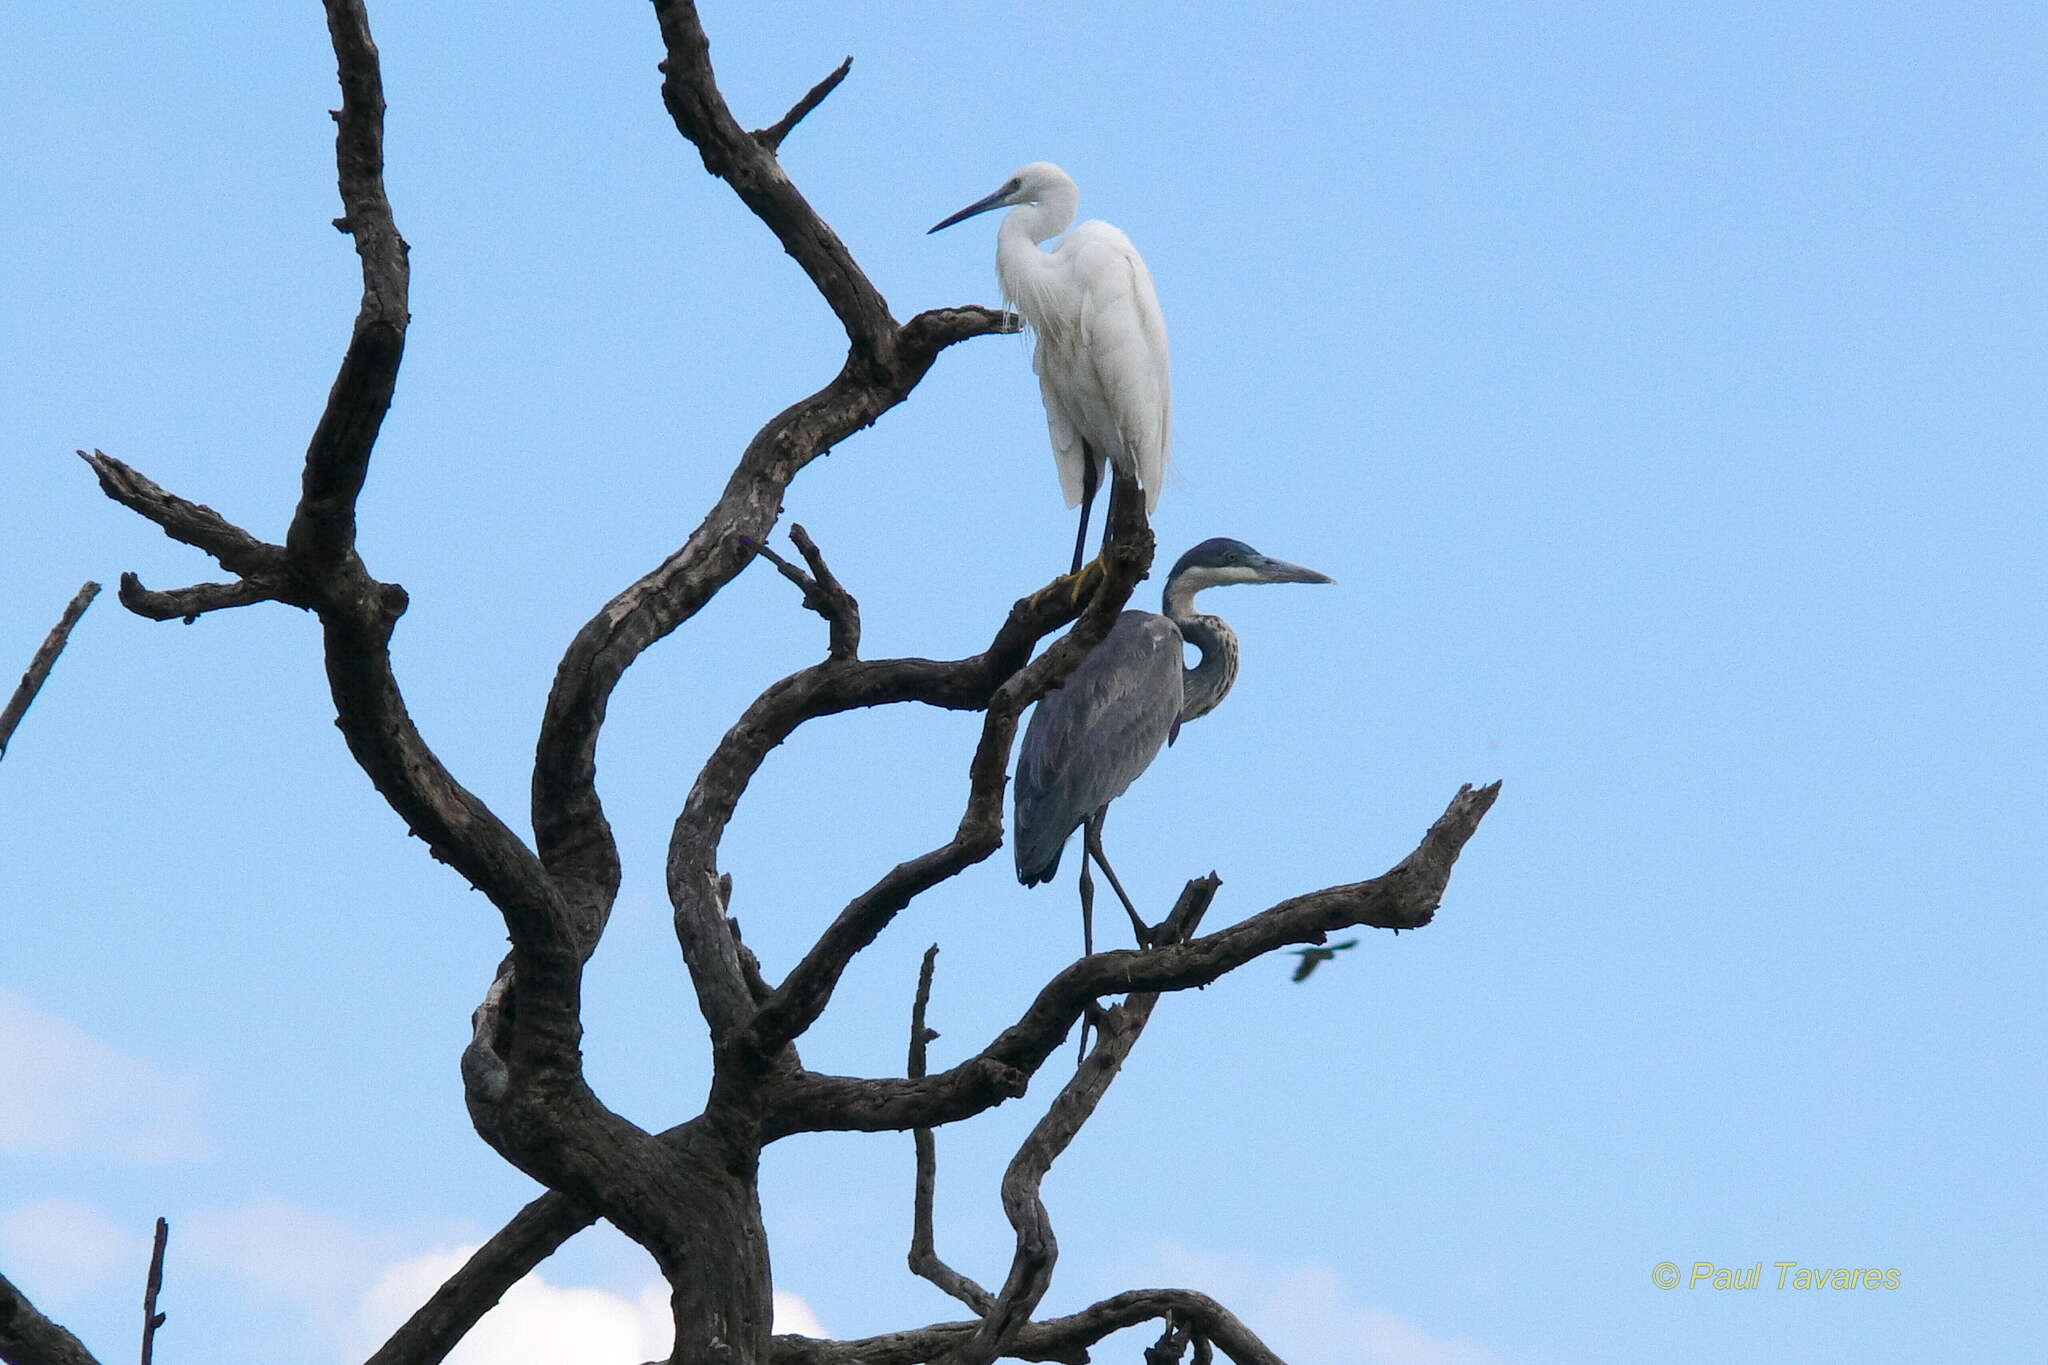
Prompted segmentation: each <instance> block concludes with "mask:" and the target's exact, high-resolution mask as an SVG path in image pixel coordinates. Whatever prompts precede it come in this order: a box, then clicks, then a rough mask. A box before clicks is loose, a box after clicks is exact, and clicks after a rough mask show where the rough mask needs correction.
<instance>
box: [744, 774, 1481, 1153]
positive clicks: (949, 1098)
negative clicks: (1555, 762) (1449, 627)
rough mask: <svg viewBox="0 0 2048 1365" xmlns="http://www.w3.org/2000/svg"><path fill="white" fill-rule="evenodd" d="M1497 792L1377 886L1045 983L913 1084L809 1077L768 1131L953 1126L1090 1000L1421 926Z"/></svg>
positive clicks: (1074, 969) (1039, 1059)
mask: <svg viewBox="0 0 2048 1365" xmlns="http://www.w3.org/2000/svg"><path fill="white" fill-rule="evenodd" d="M1499 794H1500V784H1499V783H1498V782H1496V783H1493V784H1492V785H1491V786H1486V787H1479V788H1473V787H1470V786H1467V787H1461V788H1460V789H1459V790H1458V794H1457V796H1455V797H1454V798H1452V800H1451V804H1450V805H1449V806H1448V807H1447V808H1446V809H1445V811H1444V813H1443V815H1441V816H1440V817H1438V819H1437V821H1436V822H1435V823H1434V824H1432V825H1431V826H1430V828H1429V832H1428V833H1427V834H1425V835H1424V836H1423V839H1422V842H1421V843H1420V844H1419V845H1418V846H1417V847H1416V849H1415V851H1414V852H1412V853H1410V854H1409V855H1408V856H1407V857H1406V858H1403V859H1402V860H1401V861H1400V862H1399V863H1397V864H1396V865H1395V866H1394V867H1393V868H1391V869H1389V870H1388V871H1387V872H1385V873H1383V874H1381V875H1380V876H1378V877H1375V878H1373V879H1371V880H1370V881H1364V882H1354V883H1351V884H1349V885H1346V886H1335V887H1330V888H1328V889H1326V890H1323V891H1316V892H1311V893H1310V894H1308V895H1305V896H1296V897H1294V898H1292V899H1290V900H1286V901H1282V902H1281V903H1280V904H1278V905H1275V906H1273V907H1271V908H1270V909H1267V910H1264V911H1262V912H1260V913H1259V914H1256V915H1253V916H1251V917H1250V918H1249V919H1246V920H1243V921H1241V922H1240V923H1237V924H1234V925H1232V926H1230V927H1229V928H1227V929H1222V930H1218V931H1217V932H1215V933H1213V934H1207V935H1204V936H1203V937H1201V938H1198V939H1194V940H1192V941H1191V942H1188V943H1184V944H1175V945H1167V946H1162V947H1158V948H1150V949H1135V950H1134V949H1128V948H1124V949H1117V950H1113V951H1106V952H1100V953H1096V954H1095V955H1094V956H1092V957H1085V958H1082V959H1081V960H1080V961H1078V962H1075V963H1073V964H1071V965H1069V966H1068V967H1066V968H1064V969H1063V970H1061V972H1060V973H1059V974H1058V975H1057V976H1055V977H1053V979H1052V980H1051V981H1049V982H1047V983H1046V984H1045V986H1044V987H1043V988H1041V989H1040V991H1039V993H1038V995H1037V997H1036V998H1035V999H1034V1000H1033V1001H1032V1002H1031V1004H1030V1006H1029V1007H1028V1008H1027V1009H1026V1010H1025V1012H1024V1014H1023V1016H1022V1017H1021V1018H1019V1019H1018V1021H1017V1022H1016V1023H1014V1024H1012V1025H1011V1026H1010V1027H1009V1028H1007V1029H1005V1030H1003V1032H1002V1033H1001V1034H1000V1035H998V1036H997V1037H996V1039H995V1040H994V1041H993V1042H991V1043H990V1044H989V1045H988V1046H987V1047H986V1048H983V1049H982V1050H981V1051H980V1052H978V1053H976V1054H975V1055H974V1056H971V1057H969V1058H967V1059H966V1060H965V1061H962V1062H960V1063H958V1064H957V1065H955V1066H953V1067H952V1068H950V1069H948V1070H946V1071H943V1072H940V1073H939V1074H937V1075H935V1076H928V1077H925V1078H923V1079H920V1080H915V1081H909V1080H887V1079H854V1078H848V1077H841V1076H828V1075H824V1074H821V1073H816V1072H806V1073H804V1075H803V1076H801V1077H800V1078H796V1079H793V1080H791V1081H790V1082H789V1083H788V1084H789V1090H788V1092H787V1093H786V1094H785V1095H783V1096H782V1097H781V1098H780V1100H779V1102H778V1104H777V1106H776V1109H775V1110H774V1113H773V1115H772V1117H771V1119H770V1124H771V1131H772V1132H774V1133H777V1134H778V1135H779V1134H781V1133H784V1132H804V1131H813V1127H812V1125H816V1128H815V1130H816V1131H832V1130H837V1129H851V1130H856V1131H867V1132H875V1131H884V1130H889V1129H905V1128H918V1127H926V1126H937V1125H941V1124H947V1123H957V1122H959V1121H961V1120H962V1119H967V1118H972V1117H973V1116H974V1115H976V1114H978V1113H981V1112H982V1111H983V1110H985V1109H988V1108H990V1107H992V1106H994V1105H997V1104H1000V1103H1002V1102H1003V1101H1004V1100H1006V1099H1010V1098H1013V1097H1014V1096H1015V1095H1018V1094H1022V1093H1023V1087H1024V1086H1025V1085H1026V1084H1027V1083H1028V1079H1029V1077H1031V1076H1032V1075H1034V1074H1036V1073H1037V1071H1038V1068H1039V1067H1040V1066H1042V1065H1043V1064H1044V1062H1045V1060H1046V1058H1047V1057H1048V1056H1049V1055H1051V1053H1052V1050H1053V1049H1054V1048H1055V1047H1057V1046H1059V1043H1060V1040H1061V1039H1063V1038H1065V1037H1066V1036H1067V1033H1068V1031H1069V1030H1070V1029H1072V1027H1073V1025H1074V1021H1075V1020H1076V1019H1078V1018H1079V1017H1080V1015H1081V1013H1082V1011H1083V1010H1085V1009H1086V1008H1087V1007H1088V1004H1089V1002H1091V1001H1093V1000H1096V999H1098V998H1100V997H1102V996H1105V995H1117V994H1122V993H1124V992H1126V991H1176V990H1186V989H1189V988H1190V987H1198V986H1206V985H1207V984H1209V983H1210V982H1211V981H1214V980H1216V979H1217V978H1218V977H1220V976H1222V975H1223V974H1224V973H1226V972H1229V971H1232V970H1234V969H1236V968H1237V967H1241V966H1243V965H1244V964H1245V963H1246V962H1249V961H1251V960H1252V959H1254V958H1257V957H1260V956H1263V955H1264V954H1266V953H1269V952H1272V951H1274V950H1275V949H1278V948H1284V947H1286V946H1288V945H1289V944H1294V943H1314V942H1320V941H1321V940H1322V938H1323V937H1324V936H1325V935H1327V934H1328V933H1330V932H1332V931H1334V930H1338V929H1345V928H1351V927H1354V926H1357V927H1368V928H1377V929H1393V930H1397V931H1398V930H1402V929H1418V928H1421V927H1422V926H1423V925H1425V924H1428V923H1429V922H1430V919H1431V918H1432V917H1433V916H1434V914H1435V913H1436V908H1437V906H1438V905H1439V904H1440V903H1441V901H1442V899H1443V892H1444V888H1445V886H1446V885H1447V884H1448V883H1449V880H1450V875H1451V869H1452V867H1453V865H1454V864H1455V863H1456V861H1457V856H1458V852H1459V850H1460V849H1462V848H1463V847H1464V845H1465V842H1466V840H1468V839H1469V838H1471V836H1472V834H1473V832H1474V831H1475V830H1477V829H1478V827H1479V822H1480V820H1481V819H1482V818H1484V817H1485V815H1486V812H1487V811H1488V810H1489V809H1491V808H1492V806H1493V802H1494V799H1495V798H1496V797H1497V796H1498V795H1499ZM785 989H787V986H786V985H785ZM785 1124H786V1125H790V1126H789V1127H784V1126H783V1125H785Z"/></svg>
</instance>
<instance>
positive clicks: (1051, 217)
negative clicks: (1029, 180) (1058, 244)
mask: <svg viewBox="0 0 2048 1365" xmlns="http://www.w3.org/2000/svg"><path fill="white" fill-rule="evenodd" d="M1080 202H1081V192H1080V191H1079V190H1078V189H1076V188H1075V187H1074V182H1073V181H1071V180H1069V181H1067V182H1066V183H1065V184H1051V185H1046V186H1043V187H1041V188H1040V189H1039V191H1038V199H1037V202H1035V203H1030V204H1019V205H1018V206H1017V207H1016V208H1013V209H1011V210H1010V211H1009V212H1008V213H1006V214H1004V215H1003V225H1002V227H1001V228H999V229H998V230H997V232H996V244H997V246H998V248H1000V247H1001V246H1003V245H1005V244H1008V243H1014V244H1015V245H1017V246H1022V245H1024V244H1025V243H1027V242H1028V243H1030V244H1031V245H1032V246H1037V245H1038V244H1039V243H1040V242H1042V241H1044V240H1045V239H1046V238H1048V237H1057V236H1058V235H1059V234H1060V233H1062V232H1065V231H1066V230H1067V224H1069V223H1071V222H1073V221H1074V210H1075V208H1076V207H1078V206H1079V205H1080Z"/></svg>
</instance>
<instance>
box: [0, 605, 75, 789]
mask: <svg viewBox="0 0 2048 1365" xmlns="http://www.w3.org/2000/svg"><path fill="white" fill-rule="evenodd" d="M99 592H100V585H99V584H97V583H94V582H91V581H88V582H86V583H85V585H84V586H82V587H80V588H79V590H78V591H77V592H76V593H74V594H72V597H71V600H70V602H68V603H66V604H65V607H64V612H63V614H62V615H61V616H59V617H58V618H57V624H56V625H54V626H52V627H50V633H49V634H48V635H45V636H44V637H43V643H42V644H41V645H40V646H38V647H37V649H36V652H35V655H34V657H32V658H31V659H30V660H29V661H28V669H27V670H26V671H25V672H24V673H23V674H22V675H21V681H20V682H18V683H16V684H15V687H14V695H12V696H10V697H9V698H8V699H7V705H6V706H5V707H4V708H0V757H4V756H5V755H6V753H7V741H9V740H10V739H13V738H14V731H15V727H17V726H19V725H20V724H21V718H22V717H23V716H25V715H27V714H28V708H29V703H31V702H33V701H34V700H35V699H36V694H37V693H38V692H41V691H42V690H43V683H44V682H45V681H47V680H48V678H49V676H50V670H51V669H53V668H55V667H56V666H57V656H58V655H59V654H62V653H63V652H64V646H65V645H66V644H68V643H69V642H70V640H71V628H72V627H73V626H75V625H77V624H78V618H79V617H81V616H83V615H85V609H86V608H87V607H89V606H91V605H92V599H93V598H95V597H97V596H99Z"/></svg>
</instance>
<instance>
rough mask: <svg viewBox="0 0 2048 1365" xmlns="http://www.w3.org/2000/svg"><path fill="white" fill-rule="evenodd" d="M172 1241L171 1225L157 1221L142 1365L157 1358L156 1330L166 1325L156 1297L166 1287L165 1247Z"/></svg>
mask: <svg viewBox="0 0 2048 1365" xmlns="http://www.w3.org/2000/svg"><path fill="white" fill-rule="evenodd" d="M170 1239H171V1225H170V1224H169V1223H168V1222H166V1221H164V1220H163V1219H161V1218H159V1219H157V1220H156V1241H155V1243H154V1245H152V1246H151V1248H150V1252H149V1279H148V1282H147V1283H145V1284H144V1286H143V1290H142V1365H150V1362H151V1361H152V1360H153V1359H155V1357H156V1329H157V1328H159V1327H161V1326H163V1325H164V1321H165V1319H166V1318H168V1317H169V1314H167V1313H159V1312H157V1311H156V1296H157V1294H158V1293H159V1292H160V1291H161V1290H162V1289H163V1287H164V1247H165V1245H166V1244H167V1243H168V1242H169V1241H170Z"/></svg>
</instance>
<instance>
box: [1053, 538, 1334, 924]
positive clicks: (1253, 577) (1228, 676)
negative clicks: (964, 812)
mask: <svg viewBox="0 0 2048 1365" xmlns="http://www.w3.org/2000/svg"><path fill="white" fill-rule="evenodd" d="M1336 581H1337V580H1336V579H1334V578H1331V577H1329V576H1328V575H1326V574H1321V573H1317V572H1316V571H1315V570H1314V569H1305V568H1303V567H1302V566H1301V565H1299V564H1289V563H1287V562H1286V561H1285V560H1279V559H1272V558H1269V557H1268V556H1266V555H1263V554H1260V553H1259V552H1258V551H1257V550H1254V549H1253V548H1252V547H1251V546H1249V545H1247V544H1245V543H1244V542H1243V541H1241V540H1229V539H1225V538H1222V537H1218V538H1216V539H1214V540H1205V541H1203V542H1202V543H1201V544H1200V545H1197V546H1195V548H1194V549H1192V550H1189V551H1188V552H1187V553H1186V554H1184V555H1182V556H1181V557H1180V562H1179V563H1177V564H1175V565H1174V566H1173V572H1172V573H1170V574H1168V575H1167V576H1166V588H1165V591H1164V592H1163V593H1162V594H1161V597H1162V605H1163V606H1164V607H1165V609H1166V614H1165V615H1164V616H1159V615H1155V614H1154V613H1152V612H1149V611H1127V612H1124V613H1123V614H1122V615H1121V616H1119V617H1117V619H1116V624H1115V625H1113V626H1112V627H1110V631H1109V634H1108V636H1107V637H1105V638H1104V639H1103V641H1102V643H1101V644H1099V645H1097V646H1096V647H1095V648H1094V649H1093V650H1092V651H1091V652H1090V653H1089V655H1088V657H1087V658H1085V659H1083V660H1082V661H1081V666H1080V667H1079V668H1076V669H1075V670H1074V672H1073V674H1072V675H1071V676H1069V677H1068V679H1067V681H1066V684H1065V685H1064V686H1063V687H1061V688H1059V689H1058V690H1057V691H1054V692H1048V693H1047V694H1046V695H1045V696H1044V697H1042V698H1040V699H1039V702H1038V707H1037V709H1036V710H1034V711H1033V712H1032V714H1031V723H1030V725H1029V726H1028V727H1026V729H1025V731H1024V744H1023V747H1022V748H1021V749H1019V750H1018V755H1017V784H1016V817H1015V820H1014V821H1013V824H1012V829H1013V833H1014V837H1015V844H1016V847H1015V852H1016V855H1017V880H1018V881H1020V882H1022V883H1023V884H1024V885H1026V886H1036V885H1038V884H1039V883H1040V882H1045V881H1050V880H1051V879H1052V877H1053V874H1055V873H1056V872H1058V871H1059V867H1060V854H1061V851H1062V850H1063V849H1064V848H1065V847H1066V843H1067V837H1068V836H1069V835H1071V834H1072V833H1073V832H1074V831H1075V830H1076V829H1080V828H1083V827H1084V826H1085V828H1086V832H1085V834H1084V835H1083V839H1082V843H1083V848H1082V854H1081V944H1082V948H1083V950H1084V951H1085V952H1089V953H1092V952H1094V951H1095V932H1094V912H1095V883H1094V881H1093V879H1092V878H1091V877H1090V876H1089V872H1088V864H1089V862H1090V860H1091V859H1092V860H1093V861H1094V863H1095V864H1096V865H1097V866H1098V867H1100V868H1101V869H1102V871H1103V873H1104V874H1105V875H1106V876H1107V877H1108V878H1109V884H1110V886H1111V887H1113V888H1114V889H1115V891H1116V894H1117V899H1118V900H1120V901H1122V902H1123V906H1124V912H1125V913H1126V914H1128V915H1129V916H1130V917H1131V927H1132V929H1133V930H1134V931H1135V932H1136V933H1137V936H1138V942H1139V944H1140V945H1141V946H1143V945H1145V944H1146V942H1147V939H1148V935H1149V931H1148V929H1147V928H1146V925H1145V921H1144V919H1143V918H1142V917H1141V916H1140V915H1139V914H1138V910H1137V907H1136V906H1135V905H1133V904H1132V903H1131V898H1130V896H1129V895H1127V894H1126V893H1125V891H1124V888H1123V883H1122V882H1120V881H1119V880H1118V879H1117V875H1116V870H1115V869H1114V868H1112V867H1111V866H1110V865H1109V859H1108V857H1107V856H1105V855H1104V853H1103V851H1102V821H1103V817H1104V815H1105V813H1106V812H1107V811H1108V809H1109V803H1110V802H1112V801H1114V800H1116V798H1118V797H1119V796H1122V795H1123V794H1124V792H1125V791H1126V790H1128V789H1129V787H1130V785H1131V783H1133V782H1135V781H1136V780H1137V778H1138V775H1139V774H1140V773H1142V772H1144V771H1145V769H1146V768H1147V767H1149V766H1150V765H1151V763H1152V760H1153V758H1154V757H1156V756H1157V755H1158V753H1159V750H1160V747H1161V746H1162V745H1166V744H1170V743H1172V742H1173V741H1174V739H1175V738H1177V737H1178V736H1179V734H1180V727H1181V726H1182V725H1183V724H1185V723H1186V722H1188V721H1191V720H1194V719H1195V718H1196V717H1198V716H1206V715H1208V714H1209V713H1210V712H1211V711H1213V710H1215V709H1216V706H1217V704H1218V703H1219V702H1221V701H1222V700H1223V698H1224V695H1225V694H1226V693H1228V692H1229V691H1230V685H1231V684H1232V683H1233V682H1235V681H1236V680H1237V655H1238V649H1237V635H1236V633H1235V632H1234V631H1232V630H1231V629H1230V627H1229V626H1228V625H1227V624H1225V623H1224V621H1223V620H1222V619H1221V618H1220V617H1215V616H1203V615H1201V614H1200V613H1198V612H1197V611H1196V610H1195V594H1196V593H1198V592H1201V591H1202V590H1203V589H1204V588H1216V587H1222V586H1224V585H1226V584H1230V583H1334V582H1336ZM1184 644H1191V645H1193V646H1195V648H1196V649H1198V650H1199V651H1201V656H1202V658H1201V662H1200V663H1198V664H1196V665H1195V666H1194V667H1193V668H1189V667H1187V666H1186V661H1185V653H1184V650H1183V648H1182V646H1183V645H1184Z"/></svg>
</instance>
